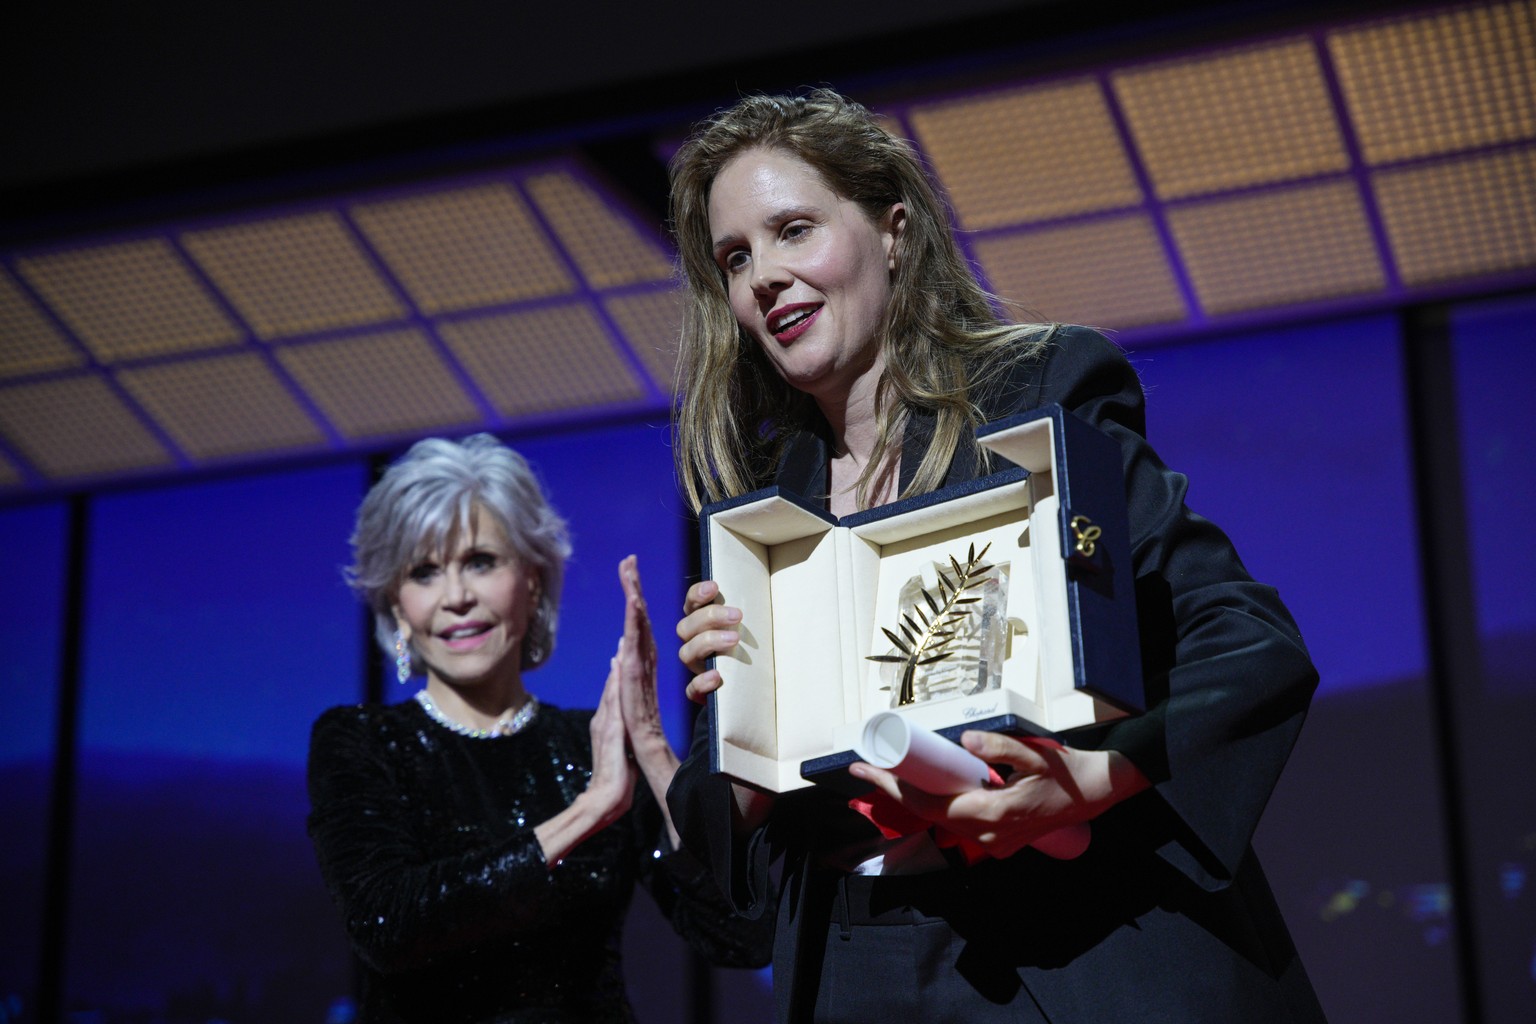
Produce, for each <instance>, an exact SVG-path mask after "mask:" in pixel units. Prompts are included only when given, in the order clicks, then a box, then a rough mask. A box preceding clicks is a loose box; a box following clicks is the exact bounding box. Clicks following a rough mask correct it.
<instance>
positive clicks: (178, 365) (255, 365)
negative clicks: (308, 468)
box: [117, 352, 326, 460]
mask: <svg viewBox="0 0 1536 1024" xmlns="http://www.w3.org/2000/svg"><path fill="white" fill-rule="evenodd" d="M117 379H118V381H119V382H121V383H122V385H123V387H124V388H125V389H126V390H127V391H128V393H129V394H130V395H132V396H133V398H134V400H135V401H137V402H138V403H139V405H140V406H142V407H143V408H144V410H145V411H146V412H148V413H149V414H150V415H151V416H153V417H154V418H155V420H156V422H158V423H159V424H160V425H161V426H162V427H164V429H165V431H166V433H168V434H170V436H171V439H172V440H174V441H175V442H176V444H177V446H178V447H180V448H181V450H182V451H183V452H185V453H186V454H187V455H189V456H191V457H192V458H194V459H203V460H207V459H217V458H221V457H227V456H231V455H245V454H250V453H253V452H266V451H277V452H281V451H290V450H293V449H297V448H314V447H317V446H320V445H323V444H324V443H325V440H326V438H325V433H324V432H323V431H322V430H321V429H320V428H319V427H318V426H316V425H315V422H314V421H313V420H312V419H310V417H309V414H308V413H306V412H305V411H304V409H303V407H302V406H300V405H299V403H298V402H297V401H296V400H295V399H294V397H293V396H292V395H291V394H289V393H288V391H287V390H286V389H285V388H284V387H283V385H282V382H281V381H279V380H278V379H277V376H276V375H275V374H274V373H273V372H272V369H271V368H270V367H269V366H268V365H267V362H266V359H265V358H264V357H263V356H261V355H259V354H257V353H254V352H248V353H240V354H237V355H232V356H212V357H209V358H206V359H190V360H184V361H181V362H175V363H160V364H155V365H151V366H146V367H142V368H140V369H125V370H123V371H121V372H120V373H119V374H118V375H117Z"/></svg>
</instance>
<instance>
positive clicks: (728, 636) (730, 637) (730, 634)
mask: <svg viewBox="0 0 1536 1024" xmlns="http://www.w3.org/2000/svg"><path fill="white" fill-rule="evenodd" d="M740 639H741V637H739V636H737V635H736V631H735V630H734V629H728V630H726V631H725V632H723V633H721V634H720V642H721V643H723V644H733V643H735V642H736V641H738V640H740Z"/></svg>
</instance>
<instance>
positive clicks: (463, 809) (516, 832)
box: [309, 701, 772, 1024]
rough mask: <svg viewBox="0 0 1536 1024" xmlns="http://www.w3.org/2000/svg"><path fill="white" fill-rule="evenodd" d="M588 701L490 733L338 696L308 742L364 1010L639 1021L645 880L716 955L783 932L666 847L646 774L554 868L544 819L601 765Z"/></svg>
mask: <svg viewBox="0 0 1536 1024" xmlns="http://www.w3.org/2000/svg"><path fill="white" fill-rule="evenodd" d="M591 716H592V712H590V711H567V710H562V709H560V708H556V707H552V706H550V705H547V704H546V705H544V706H543V707H541V709H540V711H539V714H538V716H537V717H536V718H535V719H534V720H533V721H532V722H531V723H530V724H529V725H528V727H527V728H525V729H524V730H523V731H521V732H519V733H517V734H515V735H512V736H501V737H493V738H488V739H477V738H473V737H469V736H463V735H460V734H458V733H455V732H453V731H452V730H450V729H447V728H445V727H443V726H442V725H440V724H438V723H437V722H434V721H433V720H432V719H431V718H429V717H428V716H427V714H426V712H425V711H423V710H422V708H421V706H420V705H418V704H417V703H416V702H415V701H407V702H405V703H402V704H397V705H393V706H380V705H361V706H351V707H339V708H332V709H331V710H329V711H327V712H325V713H324V714H323V715H321V716H320V718H319V720H318V721H317V722H316V723H315V726H314V730H313V733H312V735H311V739H310V752H309V794H310V816H309V832H310V837H311V838H312V839H313V840H314V844H315V849H316V852H317V853H318V855H319V859H320V868H321V872H322V873H323V874H324V876H325V881H326V885H327V886H328V887H329V889H330V891H331V895H332V897H333V898H334V899H335V900H336V902H337V904H338V905H339V906H340V907H341V910H342V913H343V915H344V917H345V921H346V928H347V933H348V934H349V935H350V936H351V939H352V945H353V948H354V949H355V950H356V952H357V954H358V956H359V957H360V958H361V960H362V962H363V965H364V969H365V972H366V982H367V984H366V988H365V995H364V999H363V1005H362V1007H361V1013H360V1018H359V1019H360V1020H361V1021H363V1022H366V1024H380V1022H389V1024H393V1022H416V1021H422V1022H426V1021H430V1022H432V1024H453V1022H465V1024H469V1022H475V1024H491V1022H495V1024H503V1022H506V1024H510V1022H514V1021H515V1022H518V1024H535V1022H538V1024H544V1022H550V1024H554V1022H568V1021H569V1022H576V1021H580V1022H589V1021H590V1022H601V1021H630V1020H632V1019H633V1015H632V1013H631V1011H630V1007H629V1002H628V1000H627V999H626V998H625V995H624V984H623V973H622V969H621V962H620V938H621V932H622V926H623V921H624V913H625V910H626V908H627V907H628V905H629V899H630V895H631V893H632V892H633V890H634V886H635V884H636V882H639V883H640V884H641V885H643V886H645V887H647V888H648V889H650V890H651V892H652V893H653V895H655V897H656V899H657V901H658V903H659V905H660V906H661V909H662V911H663V912H664V913H665V914H666V915H667V917H668V918H669V919H670V920H671V922H672V926H673V928H674V929H675V930H676V931H677V932H678V934H679V935H681V936H682V937H683V938H684V939H685V940H687V941H688V943H689V944H690V945H691V946H692V947H693V948H695V949H696V950H698V951H699V952H701V953H703V954H704V955H705V956H707V957H709V958H710V959H711V960H713V961H715V962H716V963H722V964H726V965H730V966H755V965H759V964H762V963H766V962H767V960H768V958H769V953H770V943H771V941H772V939H771V934H770V933H769V932H768V931H767V930H765V926H764V924H762V923H757V924H754V923H749V922H746V921H744V920H743V919H741V918H739V917H736V916H735V915H734V914H732V912H731V911H730V910H729V909H728V908H727V906H726V905H725V902H724V900H723V898H722V897H721V896H720V893H719V890H718V889H717V887H716V886H715V885H714V884H713V882H712V881H711V880H710V878H709V877H708V876H707V874H705V872H704V870H703V869H702V868H701V866H700V865H699V863H698V861H696V860H694V859H693V858H692V857H691V856H690V855H688V854H687V853H683V852H674V851H672V850H671V849H670V847H669V846H668V845H667V840H666V835H665V828H664V825H663V822H662V818H661V814H660V812H659V810H658V809H657V806H656V803H655V801H654V799H652V798H651V796H650V793H649V790H648V789H647V787H646V786H645V785H644V783H643V782H642V783H641V784H640V785H639V786H638V787H637V792H636V797H635V805H634V807H633V808H632V809H631V811H630V813H629V814H628V815H626V816H625V817H624V818H622V819H620V821H618V822H616V823H615V824H614V825H612V826H610V827H609V828H607V829H605V830H603V831H602V832H600V833H598V834H597V835H594V836H592V837H591V838H589V839H587V841H586V842H584V843H582V844H581V845H580V846H578V847H577V848H576V849H575V850H574V851H572V853H571V854H570V855H569V856H568V857H567V858H566V859H565V860H564V861H563V862H562V863H561V864H559V865H558V866H557V867H555V868H554V870H550V869H549V867H548V866H547V865H546V864H545V861H544V855H543V851H542V849H541V847H540V846H539V842H538V839H537V838H536V837H535V836H534V832H533V829H534V826H536V825H538V824H540V823H541V822H544V821H547V820H548V819H550V818H552V817H554V816H555V815H556V814H557V813H559V812H560V811H562V810H564V809H565V808H566V807H567V806H568V805H569V804H570V803H571V801H572V800H574V799H575V797H576V795H577V794H578V793H580V792H582V791H583V790H584V789H585V788H586V786H587V781H588V780H589V779H590V778H591V774H592V753H591V738H590V733H589V732H588V725H589V722H590V720H591Z"/></svg>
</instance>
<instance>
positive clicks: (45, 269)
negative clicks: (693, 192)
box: [0, 0, 1536, 496]
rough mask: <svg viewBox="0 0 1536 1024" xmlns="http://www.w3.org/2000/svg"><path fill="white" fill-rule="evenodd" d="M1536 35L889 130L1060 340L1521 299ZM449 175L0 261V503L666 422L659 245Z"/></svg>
mask: <svg viewBox="0 0 1536 1024" xmlns="http://www.w3.org/2000/svg"><path fill="white" fill-rule="evenodd" d="M1533 9H1536V8H1533V4H1532V3H1531V2H1530V0H1526V2H1522V3H1509V2H1504V3H1483V4H1465V5H1462V6H1460V7H1453V8H1438V9H1434V10H1429V11H1425V12H1423V13H1420V14H1414V15H1409V16H1393V17H1390V18H1374V19H1372V20H1370V21H1359V22H1355V23H1350V24H1334V25H1326V24H1325V25H1320V26H1317V27H1316V28H1314V29H1312V30H1307V31H1301V30H1297V31H1293V32H1292V33H1291V34H1290V35H1289V36H1287V37H1283V38H1280V39H1271V40H1255V41H1253V42H1252V43H1251V44H1246V45H1245V44H1241V43H1239V44H1237V45H1232V44H1224V49H1222V50H1221V51H1215V52H1213V51H1205V52H1201V51H1198V50H1195V49H1193V48H1191V49H1190V51H1189V52H1187V53H1185V54H1182V55H1177V56H1175V57H1168V56H1166V55H1165V56H1162V57H1160V58H1159V59H1158V60H1157V62H1156V63H1145V62H1137V63H1132V62H1130V61H1122V62H1121V63H1120V64H1119V65H1118V66H1101V67H1092V68H1087V69H1085V70H1081V71H1075V72H1074V73H1073V75H1072V76H1070V77H1066V78H1060V79H1048V80H1047V79H1041V78H1039V77H1035V69H1034V68H1033V67H1031V66H1029V65H1020V66H1017V67H1016V68H1014V69H1013V71H1012V74H1011V77H1005V75H1006V74H1007V73H1006V72H1003V71H999V72H998V74H997V75H996V77H994V78H993V79H992V80H991V81H990V82H988V83H980V82H979V79H978V83H979V85H978V89H979V91H977V92H975V93H973V94H956V93H955V92H945V93H943V94H937V93H934V94H929V95H924V94H923V93H922V92H920V91H918V90H920V87H921V84H920V83H917V84H915V85H914V84H913V83H908V84H907V85H906V86H905V87H904V95H905V96H906V97H907V98H906V99H905V100H903V101H902V102H901V103H899V104H888V105H886V106H885V108H884V109H885V112H886V113H887V114H888V115H889V116H890V118H891V121H890V123H891V124H892V126H893V127H896V128H897V129H898V130H905V131H910V132H911V134H912V135H913V136H914V139H915V141H916V143H917V145H918V147H919V149H920V150H921V151H922V155H923V156H924V159H925V160H927V161H928V162H929V164H930V165H931V166H932V168H933V169H934V171H935V173H936V174H937V175H938V176H939V177H940V178H941V179H942V180H943V182H944V183H945V184H946V185H947V186H948V188H949V190H950V193H951V196H952V199H953V201H954V204H955V209H956V217H957V220H958V222H959V224H960V225H961V226H962V228H963V230H962V231H961V232H960V234H959V242H960V245H961V247H962V249H963V251H964V252H965V253H966V254H967V255H968V257H970V258H972V259H974V260H975V262H976V264H977V265H978V266H979V267H981V268H982V270H983V272H984V275H985V277H986V278H987V280H988V284H989V287H991V288H993V289H994V290H995V291H997V292H999V293H1001V294H1003V295H1005V296H1006V297H1008V298H1010V299H1016V300H1018V301H1019V302H1020V303H1022V304H1023V305H1024V306H1025V307H1029V308H1031V309H1034V310H1038V311H1039V313H1040V314H1041V315H1044V316H1046V317H1049V318H1053V319H1061V320H1069V321H1077V322H1086V323H1089V324H1093V325H1097V326H1102V327H1107V328H1112V329H1118V330H1120V331H1121V334H1120V338H1121V339H1122V340H1125V341H1127V342H1129V343H1133V344H1135V343H1141V342H1143V341H1146V342H1148V343H1150V342H1151V341H1153V340H1155V339H1158V338H1174V337H1180V336H1188V335H1189V334H1192V333H1207V332H1211V331H1232V330H1240V329H1244V328H1246V327H1248V326H1251V325H1254V324H1262V323H1266V322H1274V321H1280V320H1284V319H1286V318H1287V317H1290V316H1294V315H1295V314H1294V313H1293V312H1292V311H1290V310H1289V309H1288V307H1290V306H1293V305H1298V304H1299V305H1307V304H1315V303H1318V302H1326V303H1327V304H1328V308H1330V309H1335V310H1345V309H1360V310H1373V311H1379V310H1381V309H1384V308H1398V307H1401V306H1402V305H1404V304H1407V303H1412V302H1422V301H1444V300H1445V299H1446V298H1447V297H1448V296H1451V297H1454V296H1456V295H1474V294H1482V293H1486V291H1487V289H1488V288H1490V287H1497V288H1501V289H1506V288H1509V287H1510V286H1511V284H1514V285H1515V286H1520V285H1522V284H1525V283H1530V284H1536V212H1533V209H1532V203H1533V197H1536V167H1533V161H1536V156H1533V154H1536V147H1533V146H1532V143H1531V141H1530V140H1533V139H1536V110H1533V104H1536V101H1533V94H1536V41H1533V40H1536V29H1533V21H1536V19H1533ZM1078 66H1079V67H1081V65H1080V64H1079V65H1078ZM1345 116H1348V117H1349V118H1351V120H1350V121H1347V122H1346V121H1342V120H1339V119H1340V118H1343V117H1345ZM903 126H904V127H903ZM501 141H505V142H507V143H509V144H510V145H511V147H512V148H514V149H523V148H526V145H527V144H529V143H530V140H527V139H508V140H501ZM533 142H534V143H535V144H537V145H540V146H543V145H544V142H543V141H539V140H533ZM663 148H665V147H664V145H662V144H661V143H658V145H657V149H658V150H660V149H663ZM452 159H457V155H456V156H454V157H445V158H444V161H443V165H444V167H445V170H443V171H442V172H441V173H439V174H432V173H430V172H424V173H423V175H422V176H421V178H420V179H419V180H416V181H412V182H405V181H397V182H396V183H395V184H393V185H391V186H390V187H389V188H387V189H384V190H367V191H365V190H364V189H363V187H362V186H358V187H357V188H351V189H349V188H346V187H342V188H339V189H338V190H337V191H336V194H333V195H330V196H322V197H318V198H313V197H312V198H310V199H307V200H305V201H304V202H302V203H293V204H278V205H274V206H271V207H267V208H261V207H257V206H254V205H252V206H250V207H247V208H244V209H232V210H226V211H224V212H222V213H221V214H220V215H219V216H218V218H217V219H199V220H189V221H186V222H177V223H164V224H157V225H147V226H145V227H144V228H143V229H142V230H140V231H137V232H135V233H134V235H133V236H132V237H126V238H125V237H123V236H114V237H105V236H103V237H98V238H76V237H71V238H70V239H69V240H68V241H67V242H50V243H39V244H37V245H33V246H31V247H29V248H28V247H23V248H18V249H16V250H14V251H5V252H0V382H4V384H5V385H6V386H5V387H0V488H3V489H5V490H6V491H7V493H8V494H17V493H19V494H23V495H28V496H30V495H35V494H39V493H47V492H49V491H56V490H64V489H74V488H81V487H91V486H97V485H100V484H103V483H108V482H113V483H115V482H117V481H120V480H129V479H143V478H146V477H150V476H155V475H161V476H164V475H169V474H172V473H179V472H188V471H192V470H196V469H198V468H200V467H201V466H202V465H204V464H206V463H208V462H218V463H220V464H223V465H228V464H231V463H234V462H236V461H238V460H240V459H248V460H255V459H272V458H282V457H286V456H290V455H293V454H295V453H303V454H304V455H305V456H306V457H311V456H312V455H313V454H315V453H317V452H333V453H337V454H345V453H353V452H372V451H376V450H379V449H383V448H387V447H392V446H395V445H398V444H401V443H404V442H406V441H409V440H411V439H413V438H415V437H417V436H420V435H422V434H426V433H448V434H462V433H466V432H469V431H471V430H491V431H508V430H518V429H525V430H526V429H540V428H543V427H545V426H547V425H550V424H555V423H567V422H580V421H581V420H582V419H584V418H585V417H588V416H602V417H612V416H614V415H617V414H623V415H631V414H632V415H635V416H644V417H648V418H652V419H660V418H661V417H663V416H665V414H666V412H667V409H668V406H669V396H670V390H671V388H670V384H671V377H672V373H673V366H674V363H675V359H676V342H677V335H678V330H679V324H680V320H681V311H682V306H681V302H682V297H681V295H680V293H679V291H678V289H677V286H676V283H675V281H674V280H673V278H672V265H671V254H670V253H669V252H668V251H667V249H666V246H665V244H664V243H663V242H661V241H659V239H660V238H661V237H662V233H661V225H660V224H659V223H650V222H648V221H647V220H645V219H644V218H641V217H639V216H638V215H637V213H636V209H637V207H636V206H635V205H634V204H633V203H632V202H631V201H629V200H628V199H626V198H625V197H623V196H618V195H614V194H612V190H611V189H610V188H608V187H607V186H606V184H605V183H604V182H605V179H604V178H603V176H602V175H601V174H600V173H598V172H597V171H595V170H594V169H593V168H592V167H590V166H589V165H588V164H587V163H585V162H584V161H583V160H582V159H581V158H580V157H578V156H576V155H574V154H572V155H568V156H561V155H558V154H556V155H550V154H548V153H547V152H546V153H542V154H541V156H540V157H539V159H538V160H537V162H533V163H529V164H526V165H517V166H489V165H486V166H482V167H480V168H478V169H477V170H475V171H474V172H473V173H472V174H468V175H465V174H461V173H459V172H458V171H450V170H447V169H446V168H447V166H448V164H449V162H450V160H452ZM417 166H419V165H417ZM655 170H656V171H657V172H658V173H659V172H660V170H661V167H660V164H659V163H658V165H657V167H656V168H655ZM168 198H170V199H172V200H174V199H175V197H168ZM114 212H118V213H122V214H123V215H125V216H132V211H114ZM7 275H9V276H7ZM1316 312H1317V308H1316V306H1315V305H1313V306H1312V307H1311V308H1309V309H1308V310H1307V314H1306V315H1314V314H1315V313H1316Z"/></svg>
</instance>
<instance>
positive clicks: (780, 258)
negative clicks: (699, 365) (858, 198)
mask: <svg viewBox="0 0 1536 1024" xmlns="http://www.w3.org/2000/svg"><path fill="white" fill-rule="evenodd" d="M905 217H906V211H905V209H904V207H902V206H901V204H899V203H898V204H896V205H894V206H892V207H891V208H890V210H888V211H886V213H885V215H884V216H883V217H882V218H881V219H880V221H879V222H877V221H874V220H871V219H870V218H869V216H868V215H867V214H866V213H865V212H864V210H863V208H862V207H860V206H859V205H858V204H857V203H854V202H852V201H850V200H847V199H844V198H843V197H841V196H839V195H838V194H837V193H835V192H833V191H832V190H831V189H830V188H829V187H827V185H826V184H825V183H824V182H823V181H822V179H821V177H820V175H818V174H817V173H816V171H815V169H814V168H812V167H811V166H810V165H809V164H807V163H805V161H803V160H801V159H800V158H798V157H796V156H792V155H790V154H788V153H785V152H783V151H782V150H777V149H750V150H747V151H745V152H743V153H741V154H739V155H737V156H736V157H734V158H733V159H732V160H731V161H730V162H729V163H727V164H726V165H725V167H723V168H722V169H721V171H720V173H719V174H718V175H717V176H716V178H715V182H714V187H713V188H712V189H711V190H710V194H709V226H710V237H711V239H712V244H713V254H714V259H715V263H716V265H718V266H719V267H720V269H721V271H722V272H723V273H724V275H725V281H726V288H727V291H728V293H729V295H730V302H731V311H732V312H733V313H734V314H735V316H736V321H737V322H738V323H739V324H741V326H742V328H743V329H744V330H745V331H746V332H747V334H749V335H750V336H751V337H753V338H754V339H756V341H757V343H758V344H759V345H761V346H762V349H763V351H764V353H766V355H767V356H768V359H769V361H770V362H771V363H773V365H774V367H775V368H776V369H777V370H778V372H779V374H780V375H781V376H782V377H783V378H784V380H785V381H786V382H788V383H789V384H790V386H792V387H794V388H797V389H798V390H800V391H804V392H806V393H807V394H810V395H812V396H813V397H816V398H830V399H834V400H836V399H837V398H839V397H845V396H846V395H847V394H848V392H849V391H850V390H851V389H852V387H853V385H854V382H855V381H857V380H858V379H859V378H860V377H861V376H863V375H864V374H867V373H869V372H870V371H871V369H873V368H877V367H878V363H879V352H880V345H879V341H880V339H879V338H877V337H876V333H877V332H878V330H879V327H880V323H881V320H882V318H883V317H884V315H885V309H886V306H887V305H888V304H889V302H890V298H891V277H892V271H893V270H894V269H895V259H894V252H895V248H896V240H897V239H898V238H899V237H900V234H901V231H902V228H903V227H904V226H905V223H906V221H905Z"/></svg>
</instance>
